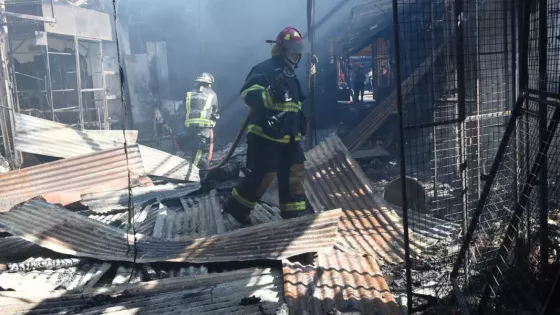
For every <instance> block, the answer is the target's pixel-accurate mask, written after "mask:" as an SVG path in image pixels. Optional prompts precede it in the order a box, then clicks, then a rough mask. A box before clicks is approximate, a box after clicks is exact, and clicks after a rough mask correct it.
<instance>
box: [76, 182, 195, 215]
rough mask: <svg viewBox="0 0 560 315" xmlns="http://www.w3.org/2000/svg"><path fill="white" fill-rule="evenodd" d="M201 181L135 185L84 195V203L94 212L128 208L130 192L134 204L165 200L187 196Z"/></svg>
mask: <svg viewBox="0 0 560 315" xmlns="http://www.w3.org/2000/svg"><path fill="white" fill-rule="evenodd" d="M200 187H201V186H200V184H199V183H188V184H166V185H157V186H149V187H134V188H132V191H131V192H129V190H128V189H124V190H117V191H108V192H101V193H93V194H85V195H82V203H83V204H85V205H86V206H88V208H89V209H90V210H92V211H94V212H98V213H104V212H109V211H112V210H122V209H128V197H129V193H130V194H131V195H132V205H133V206H134V205H143V204H145V203H147V202H150V201H151V200H153V201H158V202H160V201H165V200H169V199H175V198H179V197H183V196H186V195H188V194H190V193H193V192H195V191H197V190H199V189H200Z"/></svg>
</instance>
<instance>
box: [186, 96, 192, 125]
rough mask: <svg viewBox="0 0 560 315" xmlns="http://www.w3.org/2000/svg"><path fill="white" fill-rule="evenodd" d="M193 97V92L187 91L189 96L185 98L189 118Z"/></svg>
mask: <svg viewBox="0 0 560 315" xmlns="http://www.w3.org/2000/svg"><path fill="white" fill-rule="evenodd" d="M191 99H192V92H187V98H186V100H185V103H186V106H187V108H186V110H187V119H188V118H189V114H190V113H191Z"/></svg>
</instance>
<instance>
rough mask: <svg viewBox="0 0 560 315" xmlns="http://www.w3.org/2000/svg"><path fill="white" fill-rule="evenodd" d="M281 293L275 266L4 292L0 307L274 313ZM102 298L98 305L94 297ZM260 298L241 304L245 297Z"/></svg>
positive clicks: (61, 310) (5, 309)
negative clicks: (73, 289)
mask: <svg viewBox="0 0 560 315" xmlns="http://www.w3.org/2000/svg"><path fill="white" fill-rule="evenodd" d="M282 295H283V288H282V273H281V272H280V270H276V269H242V270H238V271H232V272H223V273H215V274H204V275H195V276H186V277H180V278H171V279H162V280H155V281H149V282H143V283H137V284H127V285H120V286H113V287H108V288H99V289H95V290H90V291H89V292H84V293H80V294H68V293H66V294H63V293H56V292H55V293H42V292H25V293H23V292H5V294H2V295H1V296H0V308H1V309H2V311H3V312H6V313H7V314H14V313H27V312H29V311H31V310H32V311H33V312H37V313H41V314H51V313H54V314H63V313H67V312H72V313H79V314H113V313H118V314H131V315H133V314H179V313H180V314H204V315H210V314H216V315H223V314H244V315H246V314H248V315H262V314H263V312H264V313H265V314H273V313H274V312H275V310H276V308H277V307H278V306H279V303H280V301H281V297H282ZM101 296H102V297H105V299H104V300H103V302H102V303H100V301H99V297H101ZM252 296H255V297H257V298H260V302H259V303H256V304H249V305H241V304H242V303H241V301H242V300H243V299H244V298H248V297H252Z"/></svg>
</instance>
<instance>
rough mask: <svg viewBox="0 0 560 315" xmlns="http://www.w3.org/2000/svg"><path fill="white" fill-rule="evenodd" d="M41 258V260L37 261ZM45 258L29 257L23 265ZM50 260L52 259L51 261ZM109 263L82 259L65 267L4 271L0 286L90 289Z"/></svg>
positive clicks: (22, 288)
mask: <svg viewBox="0 0 560 315" xmlns="http://www.w3.org/2000/svg"><path fill="white" fill-rule="evenodd" d="M37 260H42V261H37ZM44 260H45V259H41V258H30V259H28V260H26V261H25V262H22V265H24V266H30V265H31V264H37V265H39V267H41V265H40V263H41V262H43V261H44ZM51 262H52V261H51ZM110 267H111V263H103V262H94V261H87V260H82V261H81V262H79V263H78V264H76V265H74V266H69V267H66V268H56V269H45V270H28V271H17V272H4V273H2V274H0V287H1V288H3V289H5V290H9V289H11V290H15V291H35V292H37V291H43V292H48V291H54V290H67V291H73V290H79V291H81V290H86V289H91V288H93V286H94V285H95V284H96V283H97V282H98V281H99V280H100V279H101V277H102V276H103V275H104V274H105V273H106V272H107V271H108V270H109V268H110Z"/></svg>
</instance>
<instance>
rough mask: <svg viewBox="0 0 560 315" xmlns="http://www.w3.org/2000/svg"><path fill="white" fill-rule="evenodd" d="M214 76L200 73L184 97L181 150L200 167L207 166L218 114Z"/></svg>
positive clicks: (204, 167)
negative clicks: (184, 111)
mask: <svg viewBox="0 0 560 315" xmlns="http://www.w3.org/2000/svg"><path fill="white" fill-rule="evenodd" d="M212 84H214V77H213V76H212V75H211V74H210V73H207V72H203V73H201V74H200V75H199V76H198V77H197V78H196V80H195V85H194V88H193V89H192V90H191V91H189V92H187V95H186V98H185V108H186V113H185V129H186V130H185V133H184V134H183V135H181V141H180V142H181V144H182V145H181V146H182V150H183V151H184V152H185V153H186V155H187V156H189V157H190V158H191V159H192V161H193V164H194V165H195V166H198V167H200V168H202V169H206V168H208V163H209V161H208V153H209V151H210V141H211V139H210V134H211V129H212V128H214V126H216V120H217V119H219V118H220V115H219V114H218V97H217V95H216V93H215V92H214V90H212Z"/></svg>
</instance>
